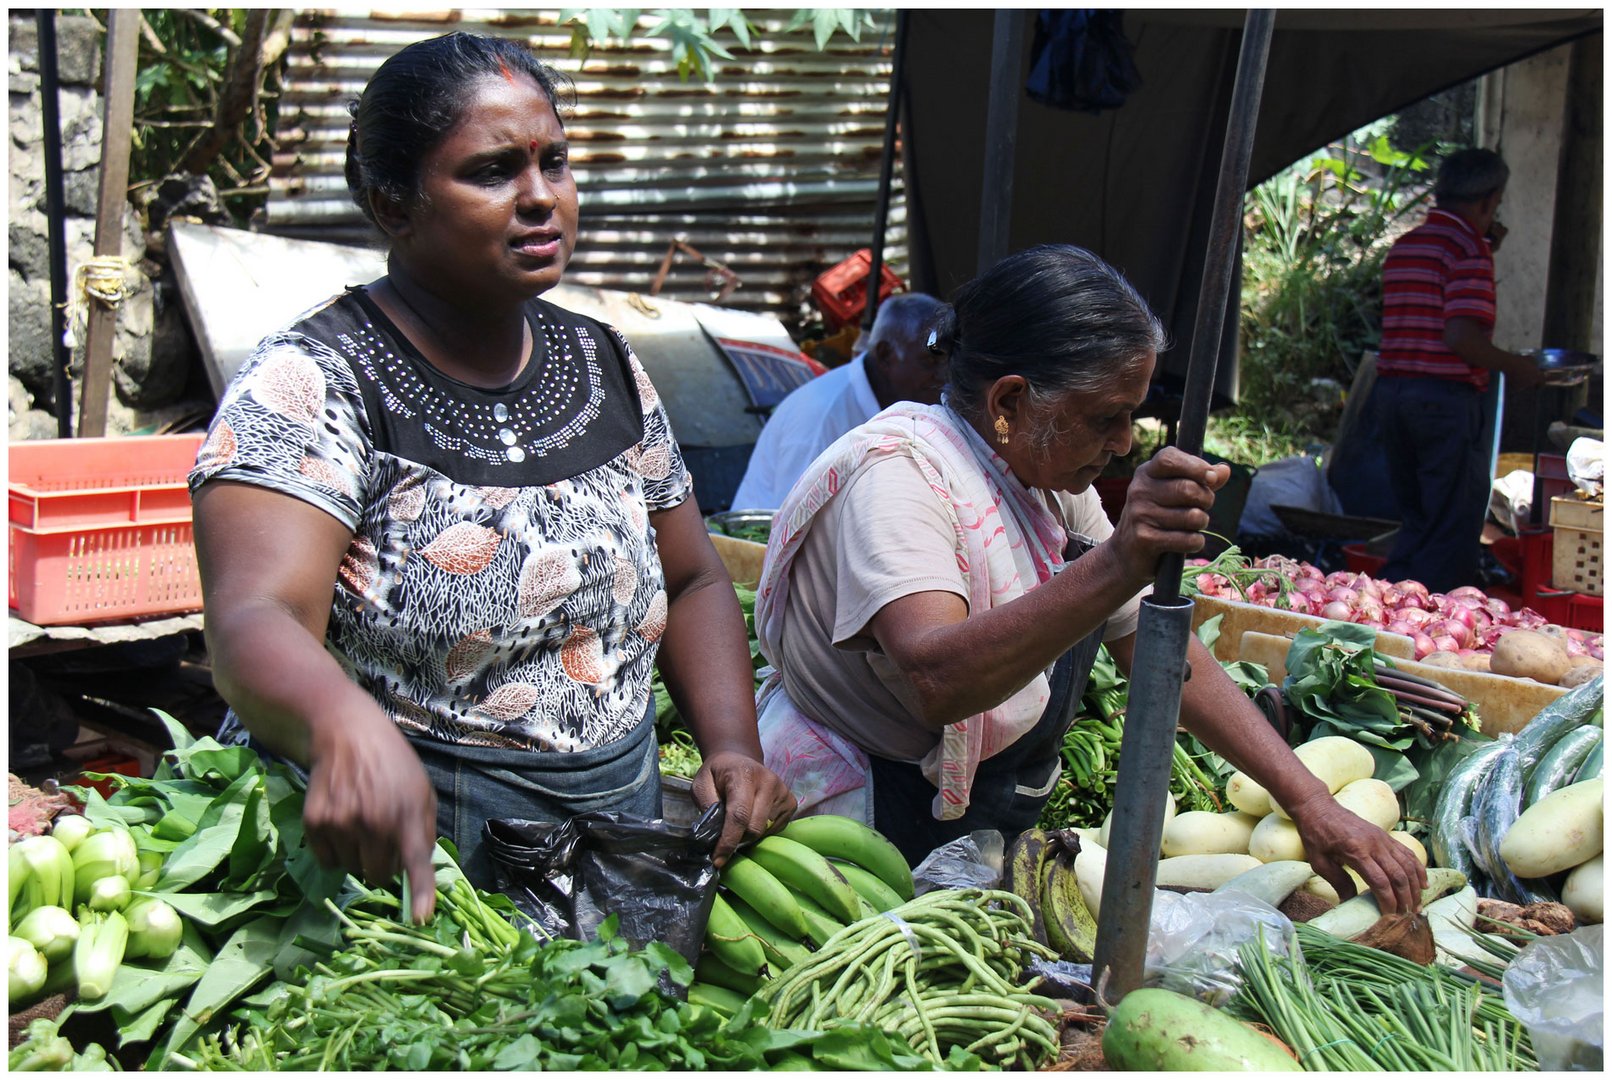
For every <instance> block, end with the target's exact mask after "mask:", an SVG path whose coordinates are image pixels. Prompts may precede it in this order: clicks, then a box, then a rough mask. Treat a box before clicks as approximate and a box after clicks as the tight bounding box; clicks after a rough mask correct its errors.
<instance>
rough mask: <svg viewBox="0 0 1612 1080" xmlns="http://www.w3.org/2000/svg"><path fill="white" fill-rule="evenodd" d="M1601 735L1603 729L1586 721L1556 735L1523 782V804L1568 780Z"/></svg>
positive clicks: (1528, 804) (1566, 783)
mask: <svg viewBox="0 0 1612 1080" xmlns="http://www.w3.org/2000/svg"><path fill="white" fill-rule="evenodd" d="M1603 735H1604V732H1603V731H1602V730H1601V729H1600V728H1598V727H1596V726H1595V725H1593V724H1586V725H1585V726H1583V727H1579V728H1574V729H1573V730H1572V731H1569V732H1568V733H1567V734H1566V735H1563V736H1562V737H1561V738H1560V739H1557V740H1556V745H1555V746H1553V747H1551V748H1550V749H1549V750H1547V751H1545V756H1544V757H1542V758H1540V759H1539V764H1538V765H1537V766H1535V767H1534V774H1533V775H1532V776H1530V777H1529V778H1528V783H1527V784H1525V785H1524V786H1523V791H1522V804H1523V806H1524V807H1529V806H1532V805H1534V804H1535V803H1536V802H1538V801H1539V800H1540V799H1543V798H1544V797H1545V796H1546V795H1549V794H1550V793H1551V792H1553V791H1555V790H1556V789H1557V788H1561V787H1566V786H1567V785H1568V784H1569V783H1570V782H1572V779H1573V777H1574V776H1575V775H1576V774H1577V773H1578V770H1579V766H1581V765H1582V764H1584V759H1585V758H1586V757H1588V756H1589V753H1590V751H1591V750H1593V749H1595V748H1596V747H1597V746H1599V745H1601V738H1602V736H1603Z"/></svg>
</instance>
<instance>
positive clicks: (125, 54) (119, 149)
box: [78, 8, 140, 438]
mask: <svg viewBox="0 0 1612 1080" xmlns="http://www.w3.org/2000/svg"><path fill="white" fill-rule="evenodd" d="M139 57H140V12H139V11H138V10H137V9H135V8H114V9H113V10H112V12H111V13H110V14H109V15H108V17H107V32H106V64H105V71H106V79H105V93H104V94H103V96H102V106H103V109H104V113H103V121H104V122H103V123H102V125H101V127H102V137H101V184H100V190H99V192H98V197H97V200H96V208H95V254H96V256H97V257H98V258H104V257H106V256H114V257H120V256H122V254H123V215H124V214H125V212H127V209H128V205H129V151H130V148H131V145H132V137H133V133H134V77H135V68H136V67H137V66H138V63H139ZM85 303H87V304H88V305H89V312H88V316H87V318H86V320H85V323H86V326H85V331H84V374H83V376H82V378H81V380H80V385H79V394H80V400H79V405H78V434H79V436H80V437H81V438H83V437H85V436H88V437H91V438H99V437H100V436H103V435H105V434H106V412H107V397H108V395H109V393H110V391H111V386H112V341H113V338H115V337H116V336H117V328H118V309H117V308H116V307H109V306H107V305H105V304H103V303H101V302H100V301H99V300H96V299H94V298H89V299H87V300H86V301H85Z"/></svg>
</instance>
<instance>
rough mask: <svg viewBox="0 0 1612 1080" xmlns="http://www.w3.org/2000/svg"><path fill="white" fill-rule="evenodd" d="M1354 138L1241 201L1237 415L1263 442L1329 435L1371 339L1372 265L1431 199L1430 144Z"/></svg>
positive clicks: (1376, 320)
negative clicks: (1411, 147)
mask: <svg viewBox="0 0 1612 1080" xmlns="http://www.w3.org/2000/svg"><path fill="white" fill-rule="evenodd" d="M1358 135H1363V136H1364V138H1363V139H1362V140H1361V141H1360V142H1359V143H1356V142H1355V141H1354V140H1353V139H1351V140H1348V141H1345V142H1344V143H1343V144H1341V145H1339V146H1333V147H1329V148H1327V149H1326V150H1325V151H1322V152H1321V153H1319V154H1316V155H1314V156H1312V157H1310V158H1308V159H1306V160H1304V161H1300V162H1298V163H1296V164H1294V165H1293V166H1291V167H1289V168H1288V169H1286V170H1284V171H1283V172H1281V173H1279V174H1277V175H1276V176H1275V177H1273V178H1272V179H1270V180H1268V181H1266V182H1265V183H1263V184H1261V185H1259V186H1258V187H1257V188H1255V189H1254V190H1253V191H1252V192H1251V193H1250V194H1249V197H1248V199H1247V202H1246V204H1245V217H1244V224H1245V232H1244V252H1243V298H1242V315H1241V323H1240V334H1241V339H1242V348H1241V354H1240V358H1239V372H1240V384H1241V385H1240V399H1241V404H1240V407H1239V410H1238V412H1239V414H1240V415H1241V416H1243V417H1245V418H1248V419H1249V420H1250V421H1252V422H1253V423H1254V424H1255V426H1256V427H1257V429H1258V430H1259V431H1260V432H1261V433H1262V437H1263V438H1265V439H1271V438H1272V437H1274V438H1275V439H1276V440H1277V441H1291V442H1293V443H1295V444H1303V443H1305V442H1309V441H1313V439H1315V438H1317V437H1319V438H1321V439H1323V440H1324V439H1328V438H1330V437H1331V436H1332V434H1333V427H1334V425H1335V424H1336V421H1337V418H1338V415H1339V411H1340V409H1341V406H1342V401H1343V393H1344V392H1345V391H1346V390H1347V388H1348V386H1349V384H1350V382H1351V381H1352V379H1353V377H1354V372H1355V370H1356V368H1357V367H1358V366H1359V362H1360V357H1361V354H1362V353H1363V352H1365V351H1366V350H1368V349H1372V348H1374V347H1375V346H1376V343H1377V341H1378V338H1379V336H1380V332H1381V327H1380V321H1381V310H1382V281H1381V278H1382V261H1383V257H1384V256H1385V255H1386V254H1387V252H1388V248H1389V247H1390V246H1391V244H1392V243H1393V241H1394V239H1395V238H1396V237H1397V236H1398V235H1400V234H1401V233H1402V232H1404V231H1405V229H1406V228H1407V227H1409V225H1411V224H1413V221H1412V219H1411V215H1412V212H1413V211H1415V210H1417V209H1418V208H1419V207H1421V206H1422V205H1423V204H1424V203H1425V202H1426V201H1427V198H1428V195H1429V192H1430V181H1431V175H1430V171H1429V157H1430V155H1429V154H1428V149H1429V148H1423V149H1421V150H1418V151H1416V152H1412V153H1406V152H1403V151H1399V150H1396V149H1394V148H1393V146H1392V145H1390V143H1389V140H1388V137H1387V135H1385V134H1383V133H1380V132H1379V133H1375V134H1374V133H1372V132H1370V131H1366V132H1363V133H1357V136H1358ZM1248 433H1249V432H1248V430H1247V429H1246V428H1245V431H1244V434H1248Z"/></svg>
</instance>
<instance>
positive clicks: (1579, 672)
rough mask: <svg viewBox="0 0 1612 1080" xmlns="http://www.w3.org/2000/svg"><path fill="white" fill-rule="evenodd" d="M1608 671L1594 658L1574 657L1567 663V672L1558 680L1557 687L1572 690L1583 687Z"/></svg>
mask: <svg viewBox="0 0 1612 1080" xmlns="http://www.w3.org/2000/svg"><path fill="white" fill-rule="evenodd" d="M1605 669H1606V665H1605V664H1603V663H1602V662H1601V661H1599V660H1597V659H1596V658H1595V657H1593V656H1574V657H1570V658H1569V659H1568V661H1567V670H1566V671H1565V672H1563V673H1562V677H1561V678H1559V679H1557V680H1556V685H1557V686H1565V687H1568V688H1569V689H1571V688H1572V687H1575V686H1583V685H1584V684H1585V683H1587V682H1589V681H1590V680H1591V679H1593V678H1595V677H1596V676H1597V675H1599V674H1601V672H1602V671H1604V670H1605Z"/></svg>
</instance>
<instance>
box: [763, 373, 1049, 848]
mask: <svg viewBox="0 0 1612 1080" xmlns="http://www.w3.org/2000/svg"><path fill="white" fill-rule="evenodd" d="M891 454H905V455H907V456H908V457H910V458H912V460H913V462H914V463H915V464H916V465H917V466H918V469H919V471H920V472H921V473H922V474H923V476H924V478H925V479H926V480H927V481H928V482H929V486H930V488H931V489H932V490H933V491H934V493H935V497H936V498H937V499H939V500H940V501H941V503H942V504H943V505H944V506H945V507H946V511H947V516H948V517H949V518H950V519H951V521H952V526H953V528H954V529H955V530H956V534H957V548H956V551H957V565H958V568H959V569H960V570H961V571H962V573H963V578H964V580H965V581H966V582H967V588H968V605H969V611H971V612H980V611H985V610H987V609H989V608H992V607H996V606H998V605H1000V604H1005V603H1007V602H1008V601H1010V600H1013V599H1015V598H1017V597H1019V596H1022V595H1024V593H1026V592H1027V591H1029V590H1030V589H1032V588H1035V587H1036V586H1038V585H1041V584H1043V583H1045V582H1046V581H1048V580H1049V579H1050V578H1051V577H1052V576H1053V575H1054V574H1055V573H1057V572H1058V571H1059V570H1060V569H1062V567H1063V550H1064V545H1065V543H1066V541H1067V539H1068V533H1067V531H1066V530H1065V528H1064V525H1063V523H1062V521H1060V520H1059V518H1058V517H1057V516H1056V515H1055V514H1054V513H1053V511H1052V510H1051V508H1050V507H1049V506H1048V505H1047V504H1046V502H1045V501H1044V500H1043V499H1042V498H1040V497H1038V496H1037V495H1036V494H1035V493H1034V492H1032V491H1031V490H1030V489H1029V488H1026V487H1025V486H1024V485H1023V484H1021V483H1020V482H1019V481H1018V480H1017V479H1016V478H1015V477H1014V476H1013V474H1012V473H1011V472H1010V471H1009V470H1008V468H1007V465H1006V463H1004V462H1003V461H1002V459H1001V458H1000V457H998V456H997V455H996V454H995V453H994V452H992V450H991V449H990V447H989V446H988V445H986V443H985V441H984V440H983V439H981V438H980V437H979V434H978V433H977V432H975V431H974V429H973V428H972V427H970V426H969V425H968V424H967V423H966V422H965V421H963V420H962V418H961V417H959V416H958V415H957V414H956V413H954V412H952V411H951V410H950V409H949V408H947V407H946V406H944V405H917V404H914V403H911V402H902V403H899V404H896V405H893V406H891V407H890V408H888V409H886V410H885V411H884V412H882V413H880V414H879V415H877V416H875V417H874V418H873V419H871V420H869V421H868V422H867V423H866V424H863V425H862V426H861V427H858V428H855V429H853V430H851V431H849V432H847V433H846V434H845V435H843V436H841V437H840V438H839V440H838V441H836V442H835V443H834V444H833V445H831V446H830V447H829V448H828V449H827V450H825V451H823V453H822V454H821V455H819V456H818V458H817V460H816V461H814V462H813V463H812V464H811V466H810V467H809V468H808V469H807V470H806V473H805V475H803V476H802V477H801V478H800V480H799V481H797V482H796V484H795V486H794V488H793V489H792V490H791V491H790V493H789V496H788V497H787V498H786V499H785V500H784V504H783V506H782V507H781V508H780V509H779V511H778V515H777V517H776V518H775V519H774V521H773V528H772V536H771V539H770V541H769V543H768V545H767V558H766V565H765V567H764V569H763V571H762V577H761V582H760V585H759V586H758V588H757V591H756V617H755V618H756V634H757V637H758V639H759V640H760V642H761V650H762V653H763V654H764V655H765V656H766V657H767V658H768V660H769V661H771V662H772V663H773V665H774V666H775V667H783V666H784V665H786V664H787V663H788V658H787V657H784V656H783V655H782V649H781V642H782V636H783V626H784V611H785V609H786V608H787V606H788V604H789V586H790V573H789V571H790V567H791V565H792V564H793V562H794V558H795V555H796V553H797V552H799V551H800V548H801V543H802V541H803V540H804V539H805V537H806V535H807V533H808V532H809V531H810V529H811V527H812V523H813V522H814V521H815V520H816V519H817V513H818V511H820V510H822V509H823V507H824V506H825V505H827V504H828V502H829V500H830V499H832V498H833V497H834V496H835V494H837V493H838V492H839V491H840V489H841V488H843V487H844V486H845V485H846V484H848V483H850V481H851V479H852V478H853V477H854V476H856V475H857V473H858V472H859V471H860V470H861V469H863V468H865V467H867V466H868V465H869V464H871V463H872V462H874V461H876V460H878V459H880V458H883V457H885V456H888V455H891ZM1048 697H1049V688H1048V685H1047V678H1046V675H1045V674H1041V675H1038V676H1036V678H1035V679H1033V680H1032V681H1031V682H1030V683H1029V685H1027V686H1025V687H1023V688H1022V689H1021V690H1019V691H1018V692H1017V693H1015V694H1014V695H1013V696H1012V697H1010V698H1008V699H1007V700H1006V701H1004V702H1002V703H1001V704H1000V705H998V706H996V707H995V708H994V709H988V710H986V711H985V712H983V713H980V714H978V715H976V716H971V717H969V718H968V719H966V720H963V721H960V722H958V723H955V724H952V725H949V726H948V727H947V728H946V731H945V734H944V735H943V736H942V737H941V740H940V743H939V744H938V745H937V746H936V748H935V749H934V750H933V751H931V752H930V753H929V755H928V756H927V757H925V758H924V760H923V762H922V763H921V764H922V768H923V772H924V775H925V776H926V777H928V778H929V780H930V781H931V782H932V783H933V784H934V785H935V787H936V788H937V789H938V794H937V795H936V797H935V803H934V816H935V817H936V818H938V819H940V820H943V821H944V820H949V819H952V818H956V817H961V816H962V815H963V813H964V812H965V811H966V810H967V809H968V803H969V789H970V786H971V785H972V783H973V780H974V774H975V771H976V770H977V769H978V768H979V763H980V762H981V761H983V760H985V759H986V758H989V757H991V756H992V755H993V754H995V753H997V752H998V751H1000V750H1002V749H1004V748H1005V747H1007V746H1010V745H1012V743H1013V742H1014V741H1015V740H1016V739H1018V738H1019V737H1020V736H1021V735H1023V734H1024V733H1025V732H1027V731H1029V730H1030V728H1032V727H1034V726H1035V724H1036V721H1037V720H1039V719H1040V717H1041V714H1042V712H1043V711H1044V710H1045V708H1046V705H1047V699H1048ZM864 749H866V748H864Z"/></svg>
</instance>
